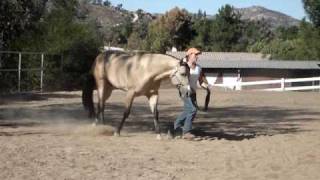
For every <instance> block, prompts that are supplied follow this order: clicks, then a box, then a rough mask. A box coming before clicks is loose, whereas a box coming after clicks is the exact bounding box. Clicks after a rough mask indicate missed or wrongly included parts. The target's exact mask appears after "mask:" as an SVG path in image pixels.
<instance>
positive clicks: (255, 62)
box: [167, 52, 320, 70]
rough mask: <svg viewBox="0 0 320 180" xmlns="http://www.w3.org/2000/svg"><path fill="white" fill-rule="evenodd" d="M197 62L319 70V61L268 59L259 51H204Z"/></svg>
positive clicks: (178, 54)
mask: <svg viewBox="0 0 320 180" xmlns="http://www.w3.org/2000/svg"><path fill="white" fill-rule="evenodd" d="M167 54H169V55H172V56H175V57H177V58H182V57H184V56H185V52H168V53H167ZM198 63H199V64H200V65H201V66H202V67H203V68H225V69H227V68H228V69H231V68H232V69H233V68H234V69H301V70H310V69H314V70H320V61H287V60H286V61H284V60H269V59H268V57H264V56H263V54H260V53H233V52H232V53H229V52H204V53H202V54H201V55H200V56H199V61H198Z"/></svg>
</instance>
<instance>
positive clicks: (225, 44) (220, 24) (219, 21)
mask: <svg viewBox="0 0 320 180" xmlns="http://www.w3.org/2000/svg"><path fill="white" fill-rule="evenodd" d="M240 17H241V16H240V14H239V13H237V12H236V11H235V10H234V8H233V7H232V6H230V5H225V6H223V7H222V8H220V9H219V11H218V14H217V15H216V18H215V20H214V21H213V23H212V27H211V31H210V44H211V49H212V50H214V51H240V50H242V49H239V48H238V47H237V45H238V43H239V39H240V37H241V35H242V22H241V20H240Z"/></svg>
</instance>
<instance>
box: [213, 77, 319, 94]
mask: <svg viewBox="0 0 320 180" xmlns="http://www.w3.org/2000/svg"><path fill="white" fill-rule="evenodd" d="M294 82H311V83H312V85H311V86H308V85H307V86H296V85H294V86H292V84H291V83H294ZM268 84H280V88H267V89H256V90H263V91H300V90H316V89H319V90H320V77H310V78H293V79H285V78H281V79H279V80H266V81H251V82H242V81H241V79H240V80H239V81H237V82H235V83H234V84H233V87H234V89H235V90H242V87H244V86H256V85H268ZM287 85H288V86H287ZM214 86H218V87H230V84H214ZM252 89H254V88H252Z"/></svg>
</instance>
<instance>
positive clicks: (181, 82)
mask: <svg viewBox="0 0 320 180" xmlns="http://www.w3.org/2000/svg"><path fill="white" fill-rule="evenodd" d="M189 74H190V69H189V66H188V64H187V63H186V62H183V61H180V63H179V64H178V66H176V67H175V70H174V71H173V72H172V74H171V75H170V78H171V82H172V84H173V85H175V86H188V85H189Z"/></svg>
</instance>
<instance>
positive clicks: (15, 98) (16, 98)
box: [0, 93, 80, 105]
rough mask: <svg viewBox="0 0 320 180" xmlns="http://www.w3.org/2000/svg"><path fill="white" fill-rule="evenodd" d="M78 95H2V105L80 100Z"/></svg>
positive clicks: (0, 96)
mask: <svg viewBox="0 0 320 180" xmlns="http://www.w3.org/2000/svg"><path fill="white" fill-rule="evenodd" d="M79 97H80V95H77V94H60V93H17V94H7V95H0V100H1V101H0V105H5V104H11V103H14V102H25V101H47V100H48V99H49V98H63V99H71V98H79Z"/></svg>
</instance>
